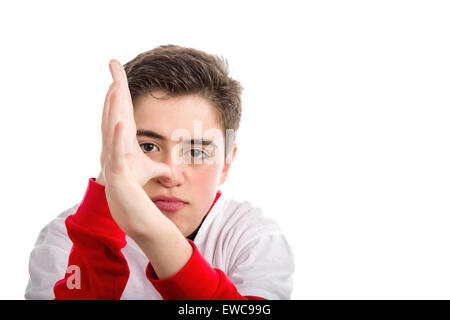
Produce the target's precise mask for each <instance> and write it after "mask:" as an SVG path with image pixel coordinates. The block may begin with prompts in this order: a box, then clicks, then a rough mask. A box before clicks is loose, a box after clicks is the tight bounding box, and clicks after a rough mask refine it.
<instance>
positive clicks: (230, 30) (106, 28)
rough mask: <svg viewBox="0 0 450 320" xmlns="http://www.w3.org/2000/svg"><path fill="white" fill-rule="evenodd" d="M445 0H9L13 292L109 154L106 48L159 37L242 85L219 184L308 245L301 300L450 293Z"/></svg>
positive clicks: (1, 276)
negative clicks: (104, 129) (212, 62)
mask: <svg viewBox="0 0 450 320" xmlns="http://www.w3.org/2000/svg"><path fill="white" fill-rule="evenodd" d="M449 17H450V5H449V3H448V2H447V1H392V0H391V1H379V0H378V1H303V2H301V1H273V2H264V1H220V2H219V1H179V2H174V1H167V2H163V1H157V2H156V1H130V0H127V1H76V2H75V1H73V2H68V1H8V2H6V1H3V2H1V4H0V32H1V39H0V41H1V43H0V48H1V49H0V57H1V72H0V81H1V83H0V88H1V89H0V90H1V91H0V94H1V96H0V98H1V100H0V103H1V112H2V114H1V117H0V119H1V126H0V130H1V131H0V139H1V158H0V161H1V163H0V164H1V165H0V168H1V193H0V194H1V201H0V212H1V223H0V228H1V232H0V245H1V248H0V254H1V260H0V262H1V269H0V284H1V285H0V288H1V289H0V298H3V299H23V294H24V291H25V287H26V284H27V281H28V258H29V254H30V252H31V250H32V248H33V246H34V243H35V241H36V239H37V236H38V234H39V232H40V230H41V229H42V228H43V227H44V226H45V225H46V224H47V223H48V222H49V221H50V220H51V219H53V218H55V217H56V216H57V215H58V214H59V213H61V212H62V211H64V210H66V209H68V208H69V207H71V206H73V205H75V204H76V203H78V202H80V201H81V199H82V197H83V195H84V192H85V189H86V187H87V182H88V178H89V177H94V176H97V174H98V172H99V170H100V162H99V156H100V150H101V131H100V124H101V113H102V108H103V100H104V96H105V93H106V90H107V88H108V86H109V84H110V82H111V78H110V74H109V70H108V62H109V60H110V59H111V58H116V59H118V60H119V61H121V62H122V63H125V62H127V61H129V60H131V59H132V58H134V57H135V56H136V55H137V54H138V53H140V52H143V51H146V50H149V49H152V48H154V47H156V46H159V45H162V44H169V43H172V44H179V45H183V46H188V47H194V48H198V49H201V50H204V51H206V52H209V53H213V54H219V55H223V56H224V57H225V58H227V60H228V62H229V64H230V70H231V75H232V77H233V78H235V79H237V80H239V81H240V82H241V83H242V85H243V86H244V88H245V89H244V95H243V118H242V122H241V129H240V130H239V132H238V140H237V141H238V154H237V157H236V160H235V163H234V164H233V167H232V171H231V174H230V176H229V178H228V181H227V182H226V184H225V185H224V186H223V190H224V191H225V192H228V193H229V194H230V195H232V196H234V197H236V198H238V199H243V200H249V201H251V202H252V203H254V204H255V205H257V206H260V207H261V208H263V210H264V211H265V212H266V214H267V215H269V216H271V217H273V218H274V219H275V220H276V221H277V222H278V223H279V224H280V226H281V228H282V229H283V231H284V233H285V234H286V236H287V237H288V240H289V241H290V243H291V245H292V248H293V251H294V254H295V259H296V271H295V287H294V292H293V294H292V298H293V299H449V298H450V272H449V270H450V254H449V244H450V232H449V224H450V217H449V212H450V210H449V209H450V204H449V192H450V166H449V164H450V150H449V140H450V139H449V138H450V126H449V121H450V94H449V85H450V59H449V57H450V19H449Z"/></svg>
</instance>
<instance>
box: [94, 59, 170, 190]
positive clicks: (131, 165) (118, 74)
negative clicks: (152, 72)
mask: <svg viewBox="0 0 450 320" xmlns="http://www.w3.org/2000/svg"><path fill="white" fill-rule="evenodd" d="M109 69H110V71H111V75H112V78H113V83H112V84H111V86H110V87H109V90H108V92H107V94H106V98H105V104H104V108H103V115H102V143H103V146H102V153H101V156H100V163H101V167H102V173H103V176H104V180H105V183H106V184H110V185H114V184H116V183H117V182H118V181H119V180H120V179H126V180H129V182H131V181H136V182H137V183H138V184H139V185H140V186H144V185H145V184H146V183H147V181H148V180H150V179H152V178H154V177H157V176H164V175H170V174H171V169H170V167H169V166H168V165H166V164H164V163H160V162H155V161H153V160H151V159H150V158H149V157H148V156H146V155H145V154H144V152H143V151H142V150H141V148H140V146H139V143H138V141H137V139H136V122H135V120H134V115H133V104H132V100H131V95H130V91H129V89H128V80H127V76H126V73H125V70H124V69H123V67H122V65H121V64H120V62H119V61H117V60H115V59H112V60H111V61H110V63H109Z"/></svg>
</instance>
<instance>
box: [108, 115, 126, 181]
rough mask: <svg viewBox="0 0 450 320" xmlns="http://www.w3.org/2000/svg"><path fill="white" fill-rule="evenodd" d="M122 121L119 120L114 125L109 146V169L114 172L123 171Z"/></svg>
mask: <svg viewBox="0 0 450 320" xmlns="http://www.w3.org/2000/svg"><path fill="white" fill-rule="evenodd" d="M122 133H123V121H119V122H118V123H117V124H116V125H115V126H114V138H113V140H112V146H111V150H112V153H111V156H112V159H111V169H112V171H113V172H114V173H123V171H124V168H125V162H124V143H123V137H122V136H123V135H122Z"/></svg>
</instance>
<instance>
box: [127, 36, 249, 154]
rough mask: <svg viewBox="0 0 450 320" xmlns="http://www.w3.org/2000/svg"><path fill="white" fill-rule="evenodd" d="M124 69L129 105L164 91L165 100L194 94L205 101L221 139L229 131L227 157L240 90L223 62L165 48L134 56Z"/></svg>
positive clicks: (238, 116)
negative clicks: (140, 98) (219, 127)
mask: <svg viewBox="0 0 450 320" xmlns="http://www.w3.org/2000/svg"><path fill="white" fill-rule="evenodd" d="M124 69H125V72H126V74H127V78H128V85H129V88H130V93H131V98H132V100H133V101H135V100H136V99H137V98H138V97H140V96H143V95H146V94H150V95H152V92H154V91H156V90H163V91H165V92H166V93H167V95H168V96H169V97H176V96H183V95H188V94H198V95H200V96H201V97H203V98H205V99H206V100H208V101H209V102H210V103H211V104H212V105H213V106H214V108H215V109H216V111H217V113H216V114H217V120H218V122H219V123H220V124H221V125H222V128H223V133H224V137H225V138H227V135H226V130H228V129H232V130H233V131H231V133H233V136H232V137H228V138H230V139H229V140H230V141H226V147H225V157H226V156H227V154H228V152H230V149H231V147H232V146H233V142H234V140H235V134H236V132H237V130H238V128H239V123H240V119H241V92H242V90H243V89H242V87H241V85H240V83H239V82H238V81H236V80H234V79H232V78H231V77H230V76H229V75H228V74H229V69H228V62H227V60H226V59H224V58H223V57H219V56H215V55H211V54H208V53H205V52H203V51H200V50H197V49H193V48H186V47H181V46H177V45H171V44H169V45H162V46H159V47H157V48H154V49H152V50H149V51H146V52H143V53H141V54H139V55H137V56H136V57H135V58H134V59H133V60H131V61H129V62H127V63H126V64H125V65H124ZM155 98H156V97H155Z"/></svg>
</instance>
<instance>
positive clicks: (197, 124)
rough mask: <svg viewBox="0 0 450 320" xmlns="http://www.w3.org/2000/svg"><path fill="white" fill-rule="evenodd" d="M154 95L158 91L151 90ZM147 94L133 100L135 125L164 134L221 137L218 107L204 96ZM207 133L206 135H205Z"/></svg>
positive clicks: (138, 127) (168, 135)
mask: <svg viewBox="0 0 450 320" xmlns="http://www.w3.org/2000/svg"><path fill="white" fill-rule="evenodd" d="M153 95H154V96H155V97H157V98H160V97H164V94H163V93H161V92H156V93H153ZM155 97H153V96H152V95H150V94H148V95H145V96H141V97H139V98H137V99H136V100H135V101H134V118H135V122H136V127H137V129H138V130H139V129H141V130H152V131H155V132H158V133H159V134H161V135H163V136H165V137H169V138H170V137H172V135H173V134H177V135H179V134H180V133H182V132H186V133H188V134H189V135H190V137H192V138H209V139H214V140H215V139H218V138H220V137H217V136H218V135H220V136H221V137H223V133H222V128H221V125H220V123H219V121H218V117H217V111H216V110H215V108H214V106H213V105H212V104H211V103H210V102H209V101H208V100H206V99H205V98H203V97H200V96H198V95H186V96H181V97H169V98H164V99H157V98H155ZM205 134H206V136H205Z"/></svg>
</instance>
